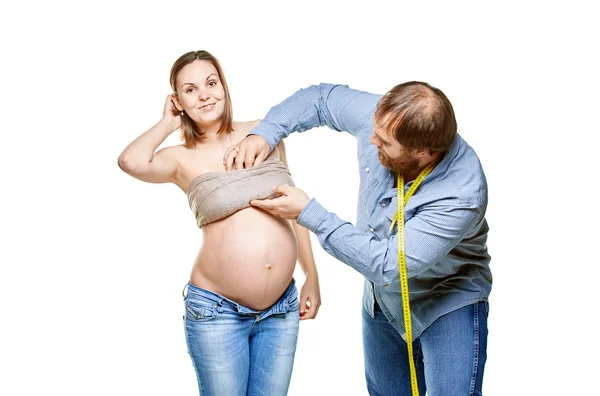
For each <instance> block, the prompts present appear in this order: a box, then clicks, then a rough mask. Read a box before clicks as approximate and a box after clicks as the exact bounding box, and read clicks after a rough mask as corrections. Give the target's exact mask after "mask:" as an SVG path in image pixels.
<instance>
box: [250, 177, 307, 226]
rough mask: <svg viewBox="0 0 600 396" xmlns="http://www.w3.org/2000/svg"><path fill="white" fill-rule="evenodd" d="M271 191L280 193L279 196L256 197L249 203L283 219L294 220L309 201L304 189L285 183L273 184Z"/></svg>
mask: <svg viewBox="0 0 600 396" xmlns="http://www.w3.org/2000/svg"><path fill="white" fill-rule="evenodd" d="M273 191H274V192H276V193H277V194H279V195H280V196H279V198H275V199H258V200H254V201H251V202H250V205H252V206H254V207H257V208H260V209H264V210H266V211H268V212H270V213H272V214H274V215H277V216H280V217H283V218H284V219H288V220H296V219H298V216H300V213H302V210H303V209H304V207H305V206H306V204H308V202H309V201H310V199H309V198H308V195H306V193H305V192H304V191H302V190H300V189H299V188H296V187H292V186H290V185H287V184H285V185H283V186H275V187H273Z"/></svg>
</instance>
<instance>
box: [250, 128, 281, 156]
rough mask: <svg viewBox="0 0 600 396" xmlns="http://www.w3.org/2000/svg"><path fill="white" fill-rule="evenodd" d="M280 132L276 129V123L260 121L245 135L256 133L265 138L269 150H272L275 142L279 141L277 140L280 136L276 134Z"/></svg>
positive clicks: (275, 144)
mask: <svg viewBox="0 0 600 396" xmlns="http://www.w3.org/2000/svg"><path fill="white" fill-rule="evenodd" d="M280 132H281V131H279V130H278V129H277V126H276V125H273V124H264V123H260V124H258V125H257V126H256V128H254V129H253V130H252V131H251V132H250V133H249V134H248V135H246V136H250V135H258V136H260V137H263V138H265V140H266V141H267V143H269V146H270V147H271V151H273V149H274V148H275V146H277V143H279V140H281V138H280V137H279V136H278V135H280V134H281V133H280Z"/></svg>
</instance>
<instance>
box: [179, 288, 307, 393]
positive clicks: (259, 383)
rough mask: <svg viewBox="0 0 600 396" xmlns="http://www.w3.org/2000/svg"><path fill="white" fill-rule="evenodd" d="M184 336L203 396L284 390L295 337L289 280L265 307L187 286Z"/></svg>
mask: <svg viewBox="0 0 600 396" xmlns="http://www.w3.org/2000/svg"><path fill="white" fill-rule="evenodd" d="M187 289H188V290H187V291H188V292H187V296H186V295H185V294H184V303H185V316H184V320H185V335H186V340H187V344H188V352H189V354H190V356H191V358H192V362H193V363H194V368H195V369H196V375H197V377H198V388H199V390H200V395H202V396H224V395H227V396H259V395H260V396H283V395H286V394H287V391H288V388H289V385H290V378H291V375H292V367H293V363H294V355H295V353H296V342H297V340H298V328H299V320H300V315H299V312H298V310H299V307H300V303H299V301H298V291H297V290H296V285H295V283H294V282H292V284H291V285H290V286H289V287H288V289H287V290H286V291H285V293H283V295H282V296H281V298H280V299H279V301H277V302H276V303H275V304H273V306H272V307H271V308H269V309H267V310H265V311H261V312H258V311H253V310H251V309H249V308H246V307H243V306H241V305H239V304H237V303H235V302H234V301H231V300H228V299H226V298H225V297H223V296H220V295H218V294H215V293H213V292H210V291H208V290H205V289H201V288H199V287H196V286H194V285H192V284H188V285H187Z"/></svg>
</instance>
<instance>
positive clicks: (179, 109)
mask: <svg viewBox="0 0 600 396" xmlns="http://www.w3.org/2000/svg"><path fill="white" fill-rule="evenodd" d="M173 103H175V108H176V109H177V111H183V106H181V103H179V98H178V97H177V94H173Z"/></svg>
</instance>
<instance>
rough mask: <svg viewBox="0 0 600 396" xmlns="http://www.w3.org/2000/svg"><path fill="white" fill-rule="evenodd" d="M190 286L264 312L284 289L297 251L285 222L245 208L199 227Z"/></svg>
mask: <svg viewBox="0 0 600 396" xmlns="http://www.w3.org/2000/svg"><path fill="white" fill-rule="evenodd" d="M202 233H203V242H202V247H201V248H200V252H199V253H198V256H197V257H196V262H195V263H194V268H193V269H192V274H191V279H190V280H191V282H192V284H194V285H196V286H198V287H201V288H203V289H207V290H210V291H212V292H215V293H218V294H220V295H222V296H224V297H226V298H228V299H230V300H233V301H235V302H237V303H239V304H241V305H243V306H245V307H248V308H251V309H255V310H264V309H267V308H269V307H270V306H271V305H273V304H274V303H275V302H276V301H277V300H278V299H279V297H281V295H282V294H283V292H284V291H285V290H286V289H287V287H288V286H289V284H290V282H291V280H292V276H293V273H294V268H295V265H296V259H297V256H298V247H297V244H296V236H295V234H294V231H293V230H292V227H291V224H290V222H289V221H288V220H284V219H281V218H279V217H275V216H273V215H270V214H268V213H266V212H264V211H262V210H260V209H256V208H246V209H243V210H241V211H239V212H236V213H234V214H232V215H231V216H229V217H227V218H225V219H223V220H220V221H217V222H214V223H211V224H207V225H206V226H204V227H203V228H202Z"/></svg>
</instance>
